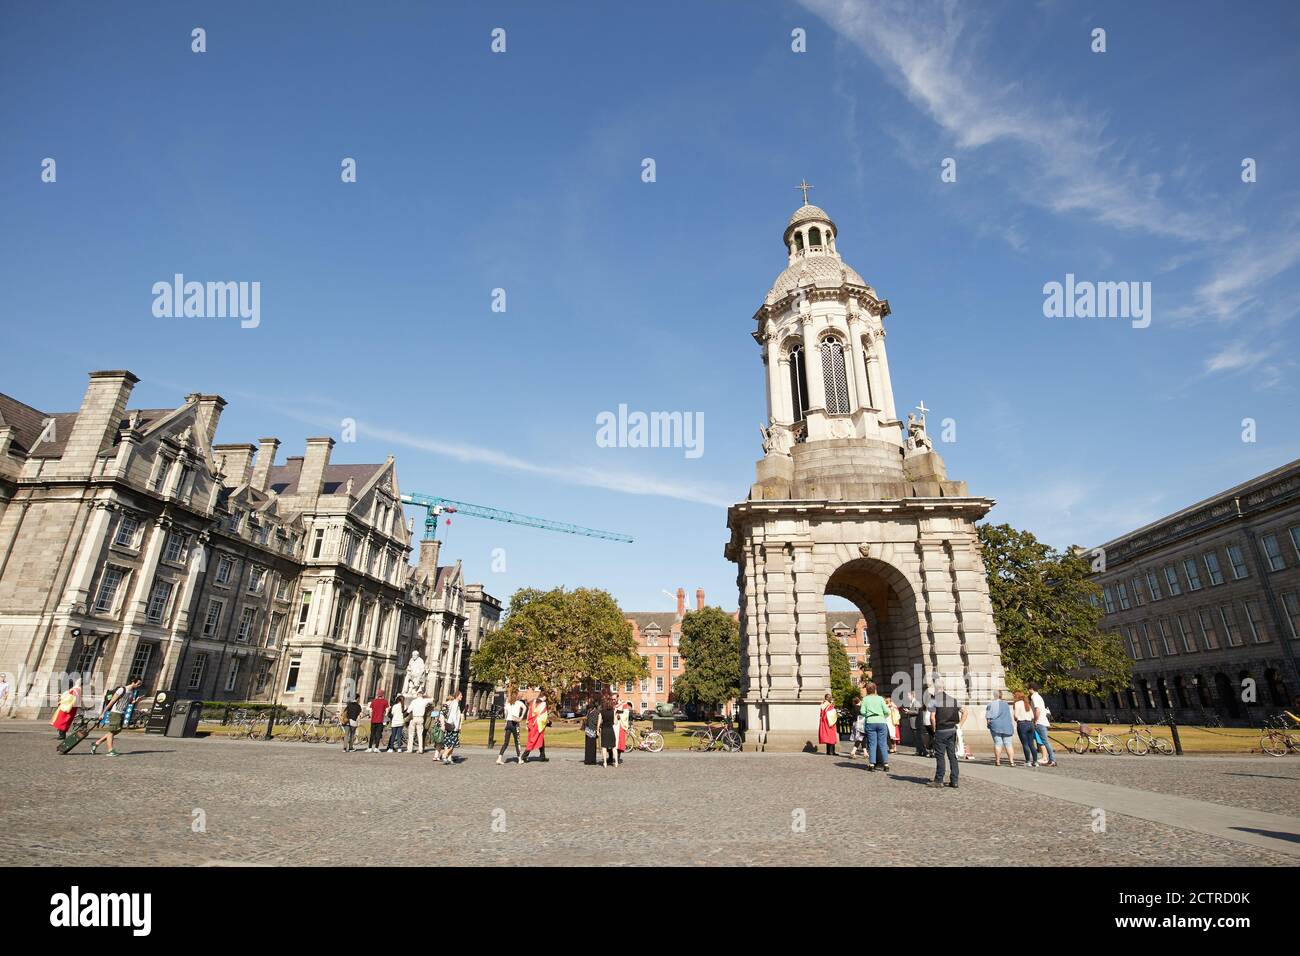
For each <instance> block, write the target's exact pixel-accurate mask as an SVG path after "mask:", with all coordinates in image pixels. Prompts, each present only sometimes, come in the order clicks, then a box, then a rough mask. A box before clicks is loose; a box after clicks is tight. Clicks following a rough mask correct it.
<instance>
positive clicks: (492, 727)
mask: <svg viewBox="0 0 1300 956" xmlns="http://www.w3.org/2000/svg"><path fill="white" fill-rule="evenodd" d="M496 745H497V710H496V708H495V707H493V708H492V715H491V716H490V717H488V749H489V750H491V749H492V748H493V747H495V746H496Z"/></svg>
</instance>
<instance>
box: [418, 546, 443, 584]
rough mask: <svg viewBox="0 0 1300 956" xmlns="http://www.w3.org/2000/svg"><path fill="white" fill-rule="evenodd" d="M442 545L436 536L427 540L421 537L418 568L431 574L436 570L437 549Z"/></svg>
mask: <svg viewBox="0 0 1300 956" xmlns="http://www.w3.org/2000/svg"><path fill="white" fill-rule="evenodd" d="M441 547H442V542H440V541H439V540H438V539H437V538H434V539H433V540H429V539H428V538H422V539H421V540H420V570H421V571H426V572H428V573H429V574H430V575H432V574H433V573H434V572H435V571H437V570H438V549H439V548H441Z"/></svg>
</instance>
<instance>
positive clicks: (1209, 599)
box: [1055, 461, 1300, 725]
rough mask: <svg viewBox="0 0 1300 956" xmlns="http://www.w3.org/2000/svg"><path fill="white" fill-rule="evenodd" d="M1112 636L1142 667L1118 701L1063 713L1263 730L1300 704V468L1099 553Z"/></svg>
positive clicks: (1063, 707) (1081, 698) (1073, 704)
mask: <svg viewBox="0 0 1300 956" xmlns="http://www.w3.org/2000/svg"><path fill="white" fill-rule="evenodd" d="M1093 555H1094V563H1095V564H1100V562H1101V561H1102V559H1104V570H1100V571H1099V572H1098V573H1097V574H1096V576H1095V579H1096V581H1097V583H1098V584H1099V585H1101V587H1102V605H1103V609H1104V611H1105V616H1104V617H1103V619H1102V625H1101V626H1102V627H1103V628H1104V629H1105V630H1106V631H1108V632H1113V633H1115V634H1117V635H1118V636H1119V637H1120V638H1121V639H1122V640H1123V642H1124V646H1125V647H1126V648H1127V649H1128V652H1129V656H1130V657H1131V658H1132V659H1133V684H1132V686H1131V687H1130V688H1129V689H1128V690H1127V691H1124V692H1121V693H1119V694H1112V695H1110V696H1109V697H1108V698H1106V699H1098V698H1096V697H1090V696H1085V695H1082V694H1066V695H1056V697H1055V707H1056V711H1057V713H1058V714H1069V715H1076V716H1079V717H1081V718H1085V719H1087V718H1089V717H1091V718H1092V719H1097V718H1099V717H1102V716H1104V715H1105V714H1106V713H1113V714H1116V715H1121V714H1123V715H1128V714H1132V713H1134V712H1136V713H1138V714H1141V715H1143V717H1144V719H1146V720H1148V721H1154V720H1158V719H1161V718H1163V717H1164V716H1165V715H1166V714H1167V713H1171V712H1172V713H1173V714H1174V716H1175V717H1176V718H1177V719H1178V720H1179V721H1181V722H1184V723H1201V722H1203V721H1204V720H1205V719H1206V717H1207V716H1210V715H1213V714H1217V715H1218V716H1219V717H1221V718H1222V719H1223V720H1224V721H1225V722H1227V723H1230V724H1242V725H1245V724H1254V723H1258V722H1259V721H1260V720H1261V719H1262V718H1264V717H1265V716H1267V715H1268V714H1272V713H1276V712H1277V711H1278V710H1280V709H1281V708H1282V707H1284V706H1288V704H1289V702H1291V701H1292V700H1294V698H1295V695H1296V694H1297V693H1300V676H1298V675H1297V671H1296V657H1297V652H1300V461H1293V462H1291V463H1290V464H1287V465H1283V466H1282V467H1280V468H1277V469H1274V470H1273V471H1270V472H1268V473H1267V474H1264V475H1260V476H1259V477H1257V478H1253V479H1251V480H1250V481H1247V482H1245V483H1243V484H1241V485H1238V486H1237V487H1235V488H1230V489H1228V490H1227V491H1224V492H1221V493H1219V494H1217V495H1214V496H1213V497H1211V498H1208V499H1206V500H1205V501H1201V502H1198V503H1197V504H1194V505H1192V506H1190V507H1188V508H1184V509H1183V510H1181V511H1178V512H1176V513H1175V514H1172V515H1169V516H1167V517H1165V518H1161V519H1160V520H1159V521H1155V522H1152V523H1151V524H1149V525H1146V526H1145V527H1142V528H1139V529H1137V530H1136V531H1132V532H1130V533H1129V534H1126V535H1123V536H1122V537H1119V538H1116V539H1114V540H1113V541H1108V542H1106V543H1105V544H1103V545H1101V546H1100V547H1099V548H1097V549H1094V551H1093Z"/></svg>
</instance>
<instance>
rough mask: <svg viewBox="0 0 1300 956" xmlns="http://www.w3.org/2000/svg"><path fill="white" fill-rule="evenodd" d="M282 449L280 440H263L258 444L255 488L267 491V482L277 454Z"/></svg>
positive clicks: (254, 471) (254, 468) (254, 474)
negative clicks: (277, 450)
mask: <svg viewBox="0 0 1300 956" xmlns="http://www.w3.org/2000/svg"><path fill="white" fill-rule="evenodd" d="M279 447H280V439H278V438H263V439H261V440H260V441H258V443H257V464H256V465H255V466H254V467H253V487H254V488H256V489H257V490H258V491H266V481H267V478H268V477H269V476H270V474H271V468H272V466H273V465H274V464H275V452H276V449H278V448H279Z"/></svg>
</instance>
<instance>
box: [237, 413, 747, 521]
mask: <svg viewBox="0 0 1300 956" xmlns="http://www.w3.org/2000/svg"><path fill="white" fill-rule="evenodd" d="M231 394H233V395H237V396H239V397H241V398H244V399H247V400H248V401H253V402H257V403H258V404H261V405H264V406H266V407H268V408H271V409H272V410H273V411H275V412H277V413H279V414H281V415H283V416H284V417H286V418H291V419H293V420H295V421H299V422H302V423H303V424H306V425H311V426H313V427H315V428H320V429H324V430H326V432H327V433H328V432H330V431H335V430H337V429H338V427H339V422H340V418H339V416H338V415H337V414H331V415H326V414H322V413H321V412H319V411H316V410H313V409H310V408H304V407H302V406H301V405H298V404H294V403H292V402H286V401H284V400H280V399H274V398H270V397H267V396H264V395H256V394H253V393H249V392H232V393H231ZM326 404H327V405H328V406H336V404H337V403H335V402H332V401H330V402H328V403H326ZM356 427H357V434H358V436H361V437H365V438H369V439H373V440H376V441H380V442H385V443H387V444H389V445H396V446H400V447H402V448H410V449H413V450H416V451H423V452H428V453H430V454H434V455H439V456H442V457H444V458H450V459H453V460H455V461H459V462H462V463H464V464H472V465H486V466H489V467H492V468H499V469H503V470H506V471H516V472H521V473H524V474H529V475H533V476H536V477H539V478H549V479H551V480H553V481H558V482H560V483H562V484H567V485H576V486H579V487H584V488H602V489H604V490H606V491H617V492H621V493H623V494H629V495H646V496H650V497H657V498H672V499H675V500H677V501H689V502H692V503H695V504H702V505H711V506H713V507H717V508H726V507H728V506H730V505H731V504H732V500H731V497H730V496H729V495H728V494H727V493H726V491H725V489H721V488H716V487H711V486H709V485H705V484H700V483H693V482H684V481H676V480H673V479H671V478H662V477H658V476H655V475H646V474H642V473H639V472H625V471H617V470H611V469H606V468H596V467H593V466H590V465H580V464H576V463H574V464H554V463H546V464H543V463H540V462H536V461H529V460H528V459H525V458H520V457H519V456H517V455H512V454H510V453H508V452H503V451H498V450H497V449H494V448H485V447H483V446H481V445H469V444H464V443H461V442H454V441H447V440H445V439H440V438H433V437H430V436H428V435H421V434H417V433H413V432H408V431H404V430H401V429H396V428H389V427H387V426H385V425H382V424H375V423H372V422H370V421H366V420H363V419H356Z"/></svg>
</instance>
